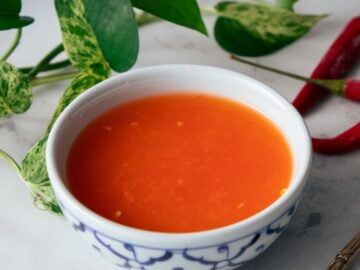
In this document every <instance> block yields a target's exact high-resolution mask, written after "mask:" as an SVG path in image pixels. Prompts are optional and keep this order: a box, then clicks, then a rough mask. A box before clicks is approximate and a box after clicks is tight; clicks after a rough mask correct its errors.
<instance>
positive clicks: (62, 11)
mask: <svg viewBox="0 0 360 270" xmlns="http://www.w3.org/2000/svg"><path fill="white" fill-rule="evenodd" d="M55 6H56V11H57V14H58V17H59V21H60V27H61V33H62V37H63V44H64V48H65V51H66V53H67V55H68V57H69V59H70V61H71V63H72V64H73V65H74V66H75V67H77V68H79V69H84V68H86V67H88V66H89V65H91V64H93V63H100V62H105V59H104V57H103V55H102V53H101V50H100V46H99V44H98V42H97V40H96V37H95V34H94V31H93V30H92V28H91V26H90V24H89V22H88V21H87V19H86V15H85V9H84V4H83V2H82V1H81V0H55Z"/></svg>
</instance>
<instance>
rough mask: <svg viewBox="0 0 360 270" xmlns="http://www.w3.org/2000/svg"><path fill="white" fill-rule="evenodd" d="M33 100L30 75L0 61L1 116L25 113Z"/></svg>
mask: <svg viewBox="0 0 360 270" xmlns="http://www.w3.org/2000/svg"><path fill="white" fill-rule="evenodd" d="M31 102H32V91H31V85H30V82H29V79H28V77H27V76H26V75H24V74H23V73H22V72H21V71H19V70H18V69H16V68H15V67H14V66H12V65H10V64H8V63H6V62H0V117H4V116H6V115H8V114H10V113H23V112H25V111H26V110H27V109H28V108H29V107H30V105H31Z"/></svg>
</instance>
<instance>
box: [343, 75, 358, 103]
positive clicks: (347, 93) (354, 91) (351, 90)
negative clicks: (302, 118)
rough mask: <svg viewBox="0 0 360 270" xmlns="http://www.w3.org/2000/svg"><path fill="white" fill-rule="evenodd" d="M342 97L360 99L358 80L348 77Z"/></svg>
mask: <svg viewBox="0 0 360 270" xmlns="http://www.w3.org/2000/svg"><path fill="white" fill-rule="evenodd" d="M344 97H346V98H348V99H351V100H355V101H360V81H358V80H352V79H348V80H346V82H345V89H344Z"/></svg>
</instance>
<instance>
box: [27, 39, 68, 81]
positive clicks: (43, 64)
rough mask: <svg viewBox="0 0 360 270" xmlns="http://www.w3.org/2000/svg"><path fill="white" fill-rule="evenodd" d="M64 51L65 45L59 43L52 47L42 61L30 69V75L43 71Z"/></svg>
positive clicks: (30, 76)
mask: <svg viewBox="0 0 360 270" xmlns="http://www.w3.org/2000/svg"><path fill="white" fill-rule="evenodd" d="M62 51H64V46H63V45H62V43H61V44H59V45H58V46H56V47H55V48H54V49H52V50H51V51H50V52H49V53H48V54H47V55H45V57H44V58H43V59H41V61H40V62H39V63H38V64H37V65H36V66H35V67H34V68H33V69H32V70H30V71H29V73H28V76H29V78H33V77H35V76H36V75H37V74H38V73H39V72H40V71H42V70H43V69H44V68H45V67H46V66H47V65H48V64H49V63H50V61H51V60H52V59H54V58H55V57H56V56H57V55H58V54H59V53H61V52H62Z"/></svg>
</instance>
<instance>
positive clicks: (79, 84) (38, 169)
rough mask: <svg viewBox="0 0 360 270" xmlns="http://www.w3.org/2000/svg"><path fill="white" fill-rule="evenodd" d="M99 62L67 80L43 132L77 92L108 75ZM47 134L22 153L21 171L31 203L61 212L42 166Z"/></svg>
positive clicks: (43, 165) (51, 210)
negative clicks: (29, 193)
mask: <svg viewBox="0 0 360 270" xmlns="http://www.w3.org/2000/svg"><path fill="white" fill-rule="evenodd" d="M102 65H103V64H93V65H91V66H90V67H88V68H87V69H84V70H83V71H81V72H80V73H79V74H78V75H77V76H76V77H75V78H74V80H73V81H72V82H71V84H70V86H69V87H68V88H67V90H66V91H65V93H64V95H63V96H62V98H61V100H60V102H59V104H58V106H57V108H56V111H55V113H54V116H53V117H52V120H51V122H50V125H49V128H48V130H47V133H46V134H48V132H50V129H51V127H52V125H53V123H54V121H55V120H56V118H57V117H58V116H59V114H60V112H61V111H62V110H63V109H64V108H65V107H66V106H67V105H68V104H69V103H70V102H71V101H72V100H73V99H74V98H76V97H77V96H78V95H79V94H81V93H82V92H84V91H85V90H87V89H89V88H90V87H92V86H94V85H95V84H97V83H98V82H100V81H102V80H104V79H105V78H107V76H108V69H107V68H105V67H104V66H102ZM46 143H47V135H45V136H44V137H43V138H41V139H40V140H39V141H38V142H37V143H36V144H35V145H34V146H33V147H32V148H31V149H30V150H29V151H28V153H27V154H26V156H25V158H24V159H23V160H22V162H21V174H22V176H23V179H24V181H25V183H26V185H27V186H28V187H29V189H30V191H31V194H32V195H33V198H34V203H35V205H36V206H37V207H38V208H40V209H46V210H48V211H50V212H53V213H55V214H59V213H61V209H60V207H59V205H58V203H57V201H56V198H55V194H54V191H53V189H52V187H51V185H50V180H49V176H48V173H47V170H46V162H45V149H46Z"/></svg>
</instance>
